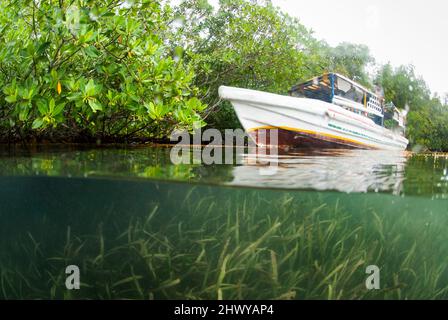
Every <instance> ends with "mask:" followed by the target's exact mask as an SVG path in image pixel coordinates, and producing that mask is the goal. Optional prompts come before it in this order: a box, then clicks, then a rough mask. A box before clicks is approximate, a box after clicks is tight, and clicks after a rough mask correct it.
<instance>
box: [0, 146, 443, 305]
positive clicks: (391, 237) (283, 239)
mask: <svg viewBox="0 0 448 320" xmlns="http://www.w3.org/2000/svg"><path fill="white" fill-rule="evenodd" d="M168 154H169V149H167V148H165V149H160V148H152V149H151V148H149V149H148V148H137V149H88V150H78V149H75V150H68V151H67V150H66V151H64V152H62V151H51V152H49V151H48V150H46V151H39V152H36V151H34V152H31V153H29V152H25V153H23V152H22V153H14V155H12V154H11V153H8V154H7V155H8V156H6V154H5V153H2V154H1V155H2V157H0V162H1V163H2V169H1V171H0V172H1V175H0V190H1V191H2V192H1V193H0V299H446V298H448V270H447V266H448V264H447V262H448V241H447V239H446V238H447V236H446V234H447V232H446V231H447V230H446V229H447V225H448V213H447V205H446V197H445V195H446V190H447V181H448V179H446V167H447V160H446V157H445V156H435V155H412V156H411V157H407V158H402V160H403V161H404V165H403V163H401V162H400V161H398V160H397V159H396V158H394V159H393V163H395V164H396V165H391V164H390V162H387V161H385V158H384V157H383V156H381V157H380V159H382V161H383V162H379V163H377V162H375V163H376V165H374V166H373V167H372V168H373V169H371V170H370V169H369V165H370V164H371V161H372V159H375V154H373V153H372V152H368V156H367V154H364V158H362V157H360V154H357V156H356V157H353V154H349V155H348V156H344V155H341V154H339V155H337V154H334V155H333V156H331V157H330V156H329V155H328V154H326V155H324V156H322V155H320V156H319V155H316V156H314V157H312V158H311V160H312V161H311V163H312V164H314V165H316V164H319V163H321V164H325V165H326V167H327V168H329V169H328V170H333V169H332V162H331V161H336V160H335V159H336V158H338V157H339V158H340V159H345V160H344V161H356V162H357V163H360V161H364V165H363V168H364V170H370V171H371V172H372V173H373V175H371V176H369V175H367V174H366V175H364V177H366V179H367V180H363V181H360V180H356V179H358V178H359V177H358V176H359V174H355V175H354V176H353V177H349V180H348V181H347V180H344V179H343V178H342V176H341V175H340V172H339V173H338V174H337V175H335V176H334V177H332V176H331V175H330V174H329V172H327V173H326V174H324V175H323V176H324V177H325V179H326V180H325V181H326V184H327V186H331V185H332V181H331V179H336V180H337V181H338V183H339V185H340V186H343V185H344V184H347V185H348V183H349V182H350V181H351V188H353V186H358V187H360V186H364V184H365V183H367V182H368V185H369V187H368V188H367V191H366V192H351V193H348V192H341V191H337V190H316V189H313V188H311V187H307V188H298V187H297V188H295V187H294V188H289V189H285V188H280V187H278V186H277V187H274V186H275V185H276V184H278V182H275V179H274V177H265V178H264V179H265V181H264V183H267V181H271V184H272V185H271V187H266V186H264V187H263V188H260V186H263V183H262V181H259V182H258V185H256V184H255V182H252V186H243V185H241V184H242V181H246V182H247V181H248V180H247V179H246V180H244V179H242V177H245V175H244V174H242V173H241V170H242V169H244V168H246V169H244V170H246V171H247V172H246V174H247V173H249V174H250V175H251V176H253V175H254V174H253V172H252V171H251V170H252V169H253V167H254V166H248V167H246V166H244V165H242V166H215V167H213V166H203V165H199V166H196V167H188V166H187V167H181V166H180V167H179V166H174V165H170V164H168V163H167V155H168ZM301 157H302V156H300V155H296V160H297V161H296V164H297V166H295V167H289V168H286V169H285V168H284V170H286V171H287V172H288V173H289V175H290V176H292V177H293V179H294V180H296V181H299V180H300V174H301V172H302V173H303V174H304V176H303V177H302V180H306V174H307V173H308V172H309V171H310V170H311V171H313V170H314V171H315V175H316V179H315V180H313V181H315V183H316V187H317V186H318V185H319V186H320V185H321V183H322V180H319V179H318V176H319V175H318V174H317V173H318V172H317V170H318V168H320V167H310V159H307V161H306V163H305V168H306V170H305V171H303V170H302V169H301V168H302V167H301V164H300V161H299V160H300V159H304V158H303V157H302V158H301ZM111 159H113V161H111ZM350 159H352V160H350ZM362 159H365V160H362ZM367 159H369V160H367ZM337 161H340V160H337ZM369 161H370V162H369ZM375 161H376V160H375ZM163 163H165V166H161V164H163ZM337 163H339V162H337ZM102 164H104V165H102ZM255 167H256V166H255ZM349 167H350V166H349ZM351 167H353V166H351ZM111 168H113V169H111ZM160 168H164V169H163V170H162V171H161V169H160ZM174 168H176V169H174ZM319 170H324V169H323V167H322V168H320V169H319ZM341 170H342V171H347V168H341ZM321 173H325V172H321ZM238 175H239V176H240V180H238V179H237V176H238ZM279 175H280V176H282V171H281V170H280V171H279V173H278V174H277V176H279ZM212 180H214V182H212ZM307 181H308V180H307ZM284 183H285V182H284ZM317 184H318V185H317ZM381 185H383V186H389V187H387V188H385V189H384V190H382V189H381V188H380V190H378V188H379V187H380V186H381ZM388 188H389V189H390V190H389V191H388V190H387V189H388ZM370 189H376V191H377V192H375V191H371V190H370ZM68 265H76V266H78V267H79V269H80V272H81V274H80V280H81V281H80V282H81V288H80V290H67V288H66V286H65V281H66V277H67V274H66V273H65V269H66V267H67V266H68ZM369 265H377V266H378V267H379V268H380V276H381V277H380V285H381V286H380V290H367V289H366V285H365V281H366V278H367V277H368V274H366V267H367V266H369Z"/></svg>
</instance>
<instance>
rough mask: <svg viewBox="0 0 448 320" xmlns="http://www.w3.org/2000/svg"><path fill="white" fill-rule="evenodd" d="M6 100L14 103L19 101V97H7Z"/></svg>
mask: <svg viewBox="0 0 448 320" xmlns="http://www.w3.org/2000/svg"><path fill="white" fill-rule="evenodd" d="M5 100H6V102H9V103H13V102H16V101H17V96H7V97H6V98H5Z"/></svg>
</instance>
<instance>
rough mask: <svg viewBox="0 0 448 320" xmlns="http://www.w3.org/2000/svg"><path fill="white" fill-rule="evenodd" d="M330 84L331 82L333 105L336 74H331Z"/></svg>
mask: <svg viewBox="0 0 448 320" xmlns="http://www.w3.org/2000/svg"><path fill="white" fill-rule="evenodd" d="M330 82H331V103H333V98H334V73H330Z"/></svg>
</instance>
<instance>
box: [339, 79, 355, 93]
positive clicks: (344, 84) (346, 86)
mask: <svg viewBox="0 0 448 320" xmlns="http://www.w3.org/2000/svg"><path fill="white" fill-rule="evenodd" d="M337 86H338V89H339V90H341V91H343V92H344V93H347V92H348V91H349V90H350V89H351V88H352V84H351V83H350V82H348V81H346V80H344V79H342V78H339V77H337Z"/></svg>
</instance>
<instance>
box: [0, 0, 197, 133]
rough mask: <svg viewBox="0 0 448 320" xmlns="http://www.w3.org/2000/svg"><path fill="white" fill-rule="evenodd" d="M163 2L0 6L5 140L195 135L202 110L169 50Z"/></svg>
mask: <svg viewBox="0 0 448 320" xmlns="http://www.w3.org/2000/svg"><path fill="white" fill-rule="evenodd" d="M169 14H170V8H169V7H162V6H161V5H160V4H159V3H158V1H155V0H143V1H139V2H138V3H131V2H123V1H119V0H107V1H97V0H95V1H87V0H86V1H82V0H74V1H70V2H69V1H32V0H16V1H6V2H3V1H2V2H1V4H0V87H1V89H2V90H1V93H0V101H1V102H0V107H1V109H0V131H1V132H2V134H3V135H5V134H7V135H8V136H9V137H10V138H11V139H18V138H21V139H29V138H30V137H33V136H34V137H50V138H53V139H79V138H84V139H85V138H87V139H92V138H93V139H108V138H113V139H123V138H127V137H133V138H135V137H152V138H157V137H159V136H163V135H166V133H167V132H169V131H171V130H172V128H173V127H175V126H183V127H187V128H190V127H191V126H192V125H193V122H195V121H199V120H200V116H199V115H198V113H197V112H198V111H202V110H203V108H204V105H203V104H202V103H201V102H200V101H199V100H198V99H197V98H195V97H194V94H195V92H196V89H195V88H194V87H193V86H191V79H192V78H193V76H194V74H193V73H192V71H191V70H190V69H189V68H188V67H186V66H185V64H184V63H183V62H182V59H180V57H176V56H175V54H172V53H171V51H170V50H169V48H167V47H166V46H165V45H164V42H163V38H162V37H161V34H162V33H163V32H164V29H165V28H166V27H167V26H166V23H165V22H166V19H167V17H168V16H169Z"/></svg>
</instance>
